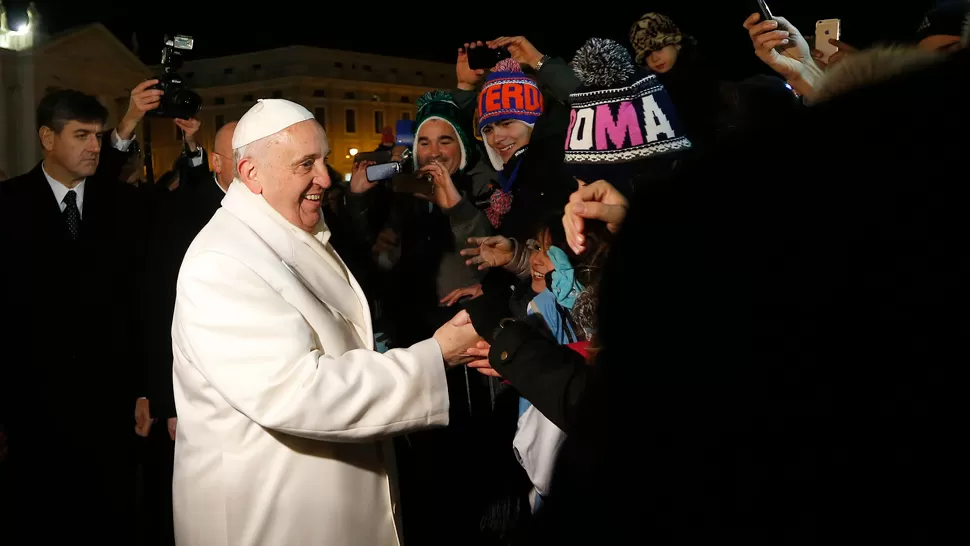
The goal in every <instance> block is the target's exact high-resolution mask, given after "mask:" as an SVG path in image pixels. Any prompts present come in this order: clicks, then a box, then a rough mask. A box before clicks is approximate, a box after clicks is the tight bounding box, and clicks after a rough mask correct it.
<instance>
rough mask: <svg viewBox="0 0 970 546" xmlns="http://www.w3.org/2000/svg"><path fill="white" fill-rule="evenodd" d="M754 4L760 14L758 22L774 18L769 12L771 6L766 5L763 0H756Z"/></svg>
mask: <svg viewBox="0 0 970 546" xmlns="http://www.w3.org/2000/svg"><path fill="white" fill-rule="evenodd" d="M755 4H757V8H758V13H760V14H761V21H759V22H764V21H770V20H772V19H774V18H775V16H774V15H772V14H771V8H769V7H768V3H767V2H765V0H756V1H755Z"/></svg>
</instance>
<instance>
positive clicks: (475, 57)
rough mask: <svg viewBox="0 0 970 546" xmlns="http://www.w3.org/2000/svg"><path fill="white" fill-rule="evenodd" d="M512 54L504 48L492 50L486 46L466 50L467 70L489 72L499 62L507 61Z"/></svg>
mask: <svg viewBox="0 0 970 546" xmlns="http://www.w3.org/2000/svg"><path fill="white" fill-rule="evenodd" d="M511 56H512V54H511V53H509V50H508V49H507V48H504V47H500V48H496V49H492V48H490V47H488V46H478V47H470V48H468V68H471V69H472V70H489V69H491V68H492V67H493V66H495V65H496V64H498V62H499V61H501V60H503V59H508V58H509V57H511Z"/></svg>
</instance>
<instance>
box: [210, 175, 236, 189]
mask: <svg viewBox="0 0 970 546" xmlns="http://www.w3.org/2000/svg"><path fill="white" fill-rule="evenodd" d="M212 180H213V181H215V183H216V187H217V188H219V191H221V192H222V193H226V190H224V189H222V184H220V183H219V176H218V175H216V173H212ZM230 184H232V182H230Z"/></svg>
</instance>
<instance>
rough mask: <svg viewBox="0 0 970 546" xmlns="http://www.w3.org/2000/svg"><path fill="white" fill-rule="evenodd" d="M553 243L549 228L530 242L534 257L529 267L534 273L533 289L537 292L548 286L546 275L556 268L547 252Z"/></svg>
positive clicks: (530, 260)
mask: <svg viewBox="0 0 970 546" xmlns="http://www.w3.org/2000/svg"><path fill="white" fill-rule="evenodd" d="M551 244H552V236H551V235H549V230H544V231H543V232H542V233H541V234H540V235H539V239H537V240H535V241H531V242H530V247H529V250H531V251H532V257H531V258H530V259H529V268H530V270H531V273H532V291H533V292H535V293H537V294H538V293H539V292H542V291H543V290H545V289H546V288H547V287H548V283H546V276H547V275H549V274H550V273H552V272H553V271H555V269H556V267H555V266H554V265H553V264H552V260H551V259H550V258H549V255H548V254H547V253H546V251H548V250H549V246H550V245H551Z"/></svg>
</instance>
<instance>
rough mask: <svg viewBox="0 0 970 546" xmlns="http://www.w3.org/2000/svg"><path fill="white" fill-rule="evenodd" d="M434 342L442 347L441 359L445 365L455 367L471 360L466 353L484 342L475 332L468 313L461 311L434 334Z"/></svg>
mask: <svg viewBox="0 0 970 546" xmlns="http://www.w3.org/2000/svg"><path fill="white" fill-rule="evenodd" d="M434 340H435V341H437V342H438V345H439V346H440V347H441V357H442V358H443V359H444V361H445V364H446V365H448V367H453V366H457V365H459V364H462V363H465V362H468V361H469V360H471V357H470V356H469V355H468V354H467V352H466V351H467V349H468V348H469V347H474V346H475V345H476V344H477V343H478V342H479V341H482V338H481V337H480V336H479V335H478V333H477V332H475V327H474V326H472V319H471V317H470V316H469V315H468V311H461V312H459V313H458V314H457V315H455V316H454V318H452V319H451V320H450V321H448V322H447V323H445V324H444V325H442V326H441V328H438V331H437V332H435V333H434Z"/></svg>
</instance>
